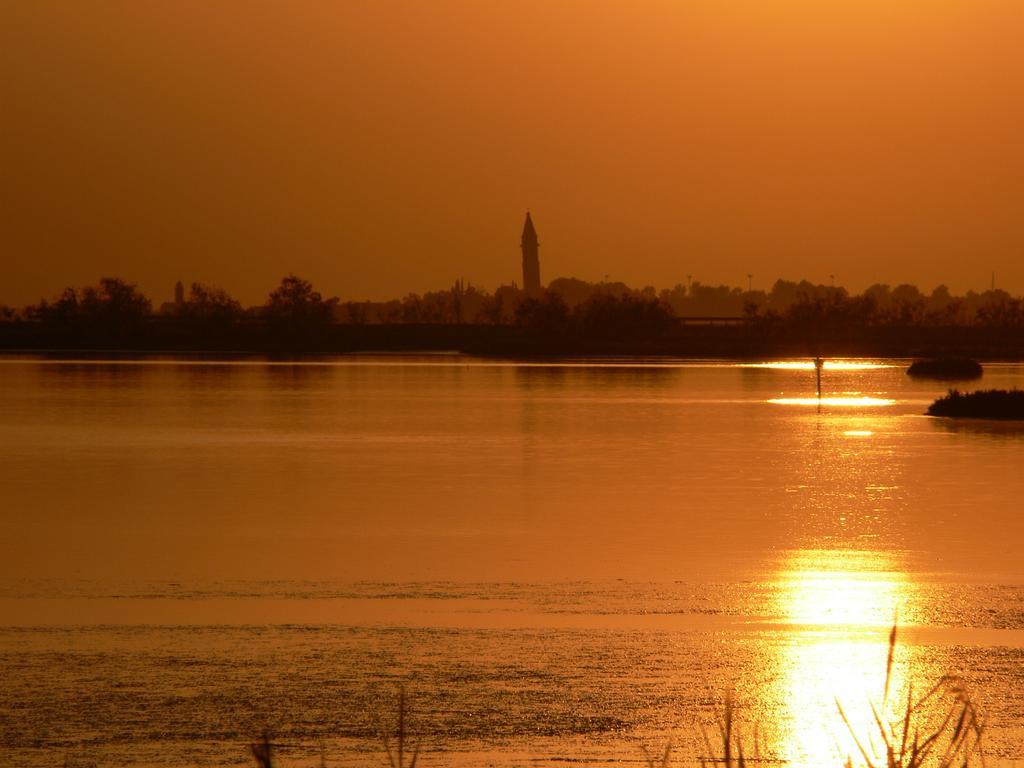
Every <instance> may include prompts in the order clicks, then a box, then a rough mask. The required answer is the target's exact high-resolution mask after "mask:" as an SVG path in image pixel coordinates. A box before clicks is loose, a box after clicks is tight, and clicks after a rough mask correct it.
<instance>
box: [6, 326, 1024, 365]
mask: <svg viewBox="0 0 1024 768" xmlns="http://www.w3.org/2000/svg"><path fill="white" fill-rule="evenodd" d="M820 331H821V328H820V327H812V328H810V329H806V330H799V329H796V328H793V327H790V326H788V325H783V324H778V325H776V324H762V323H757V322H739V323H732V324H724V323H718V324H715V323H707V324H697V323H687V322H679V321H676V320H673V322H672V323H671V324H670V325H668V326H666V327H663V328H659V329H650V330H643V329H633V328H629V327H628V326H627V327H623V328H621V329H618V330H616V329H607V330H601V331H588V330H586V329H578V328H572V327H567V328H557V329H556V328H551V329H545V328H534V327H529V326H521V325H488V324H440V323H402V324H375V325H346V324H336V323H331V324H325V325H317V326H313V327H302V326H296V327H292V326H288V325H283V326H282V325H277V324H274V323H272V322H269V321H263V320H246V321H239V322H234V323H231V324H224V325H218V324H213V325H202V324H200V325H196V324H193V323H189V322H185V321H177V320H174V319H168V318H151V319H148V320H147V321H145V322H141V323H135V324H127V325H123V326H113V327H111V326H105V325H97V326H62V325H59V324H57V325H55V324H46V323H35V322H24V321H21V322H0V350H6V351H8V352H31V351H54V352H58V351H65V352H77V353H87V352H93V351H94V352H156V353H175V352H196V353H207V354H235V353H238V354H257V355H269V356H276V357H303V356H310V355H335V354H347V353H356V352H406V353H415V352H436V351H452V352H463V353H467V354H476V355H492V356H509V357H533V356H563V355H665V356H679V357H698V358H753V357H775V358H778V357H791V356H793V357H813V356H817V355H820V356H823V357H929V356H945V355H967V354H969V355H976V356H978V357H983V358H986V359H1020V358H1022V357H1024V334H1019V333H1001V332H998V331H994V330H993V329H990V328H984V327H904V328H886V327H871V326H866V327H859V326H850V327H846V328H837V329H834V330H833V331H832V332H827V333H823V332H820Z"/></svg>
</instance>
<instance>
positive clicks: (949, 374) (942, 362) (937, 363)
mask: <svg viewBox="0 0 1024 768" xmlns="http://www.w3.org/2000/svg"><path fill="white" fill-rule="evenodd" d="M982 373H983V369H982V367H981V363H979V362H978V361H977V360H970V359H968V358H959V357H957V358H954V357H949V358H941V359H937V360H917V361H916V362H914V363H913V365H911V366H910V367H909V368H908V369H907V375H908V376H913V377H915V378H920V379H980V378H981V374H982Z"/></svg>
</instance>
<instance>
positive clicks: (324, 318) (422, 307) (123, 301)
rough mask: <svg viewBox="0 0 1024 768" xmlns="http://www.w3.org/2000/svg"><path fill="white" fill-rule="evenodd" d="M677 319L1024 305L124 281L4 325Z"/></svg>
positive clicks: (584, 287)
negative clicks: (366, 293) (161, 288)
mask: <svg viewBox="0 0 1024 768" xmlns="http://www.w3.org/2000/svg"><path fill="white" fill-rule="evenodd" d="M680 318H742V319H744V320H745V321H746V323H747V324H748V325H750V326H753V327H756V328H761V329H766V328H767V329H792V330H796V331H806V332H808V333H810V332H812V331H813V332H814V333H817V334H825V333H827V332H829V330H830V329H838V328H845V329H849V328H867V327H882V328H910V327H934V328H938V327H953V326H957V327H967V326H984V327H1000V328H1024V304H1022V300H1021V299H1020V298H1015V297H1013V296H1011V295H1010V294H1009V293H1007V292H1006V291H1002V290H995V289H993V290H989V291H984V292H982V293H976V292H974V291H969V292H967V293H966V294H965V295H963V296H953V295H952V294H951V293H950V291H949V290H948V289H947V288H946V287H945V286H939V287H938V288H936V289H934V290H933V291H932V292H931V293H929V294H924V293H922V292H921V291H920V290H918V289H917V288H916V287H915V286H913V285H906V284H904V285H898V286H896V287H895V288H891V287H890V286H888V285H882V284H877V285H873V286H871V287H870V288H868V289H867V290H865V291H864V292H863V293H860V294H857V295H850V294H849V293H848V292H847V291H846V290H845V289H844V288H841V287H834V286H828V285H820V284H814V283H811V282H808V281H806V280H803V281H800V282H792V281H788V280H777V281H776V282H775V284H774V285H773V286H772V288H771V290H769V291H763V290H746V291H745V290H742V289H740V288H735V287H730V286H726V285H718V286H713V285H704V284H702V283H700V282H696V281H693V282H691V283H690V284H688V285H682V284H679V285H676V286H675V287H673V288H668V289H663V290H661V291H658V290H656V289H655V288H653V287H651V286H647V287H644V288H641V289H633V288H630V287H629V286H627V285H626V284H624V283H621V282H598V283H590V282H586V281H584V280H579V279H576V278H558V279H556V280H554V281H552V282H551V283H550V285H549V286H548V288H547V290H546V291H545V292H544V293H543V295H541V296H538V297H528V296H526V295H525V294H524V292H523V291H521V290H520V289H518V288H516V287H515V286H501V287H499V288H497V289H496V290H494V291H493V292H491V291H487V290H483V289H480V288H477V287H475V286H473V285H471V284H466V283H464V282H462V281H457V282H456V283H455V284H454V285H453V286H451V287H450V288H447V289H443V290H438V291H430V292H427V293H424V294H422V295H420V294H415V293H412V294H409V295H407V296H405V297H404V298H401V299H394V300H391V301H381V302H369V301H367V302H357V301H345V302H342V301H340V300H339V299H338V298H336V297H327V298H325V297H324V296H322V295H321V294H320V293H319V292H318V291H316V290H315V289H314V288H313V286H312V285H311V284H310V283H309V282H308V281H306V280H303V279H302V278H300V277H297V276H296V275H287V276H286V277H284V278H283V279H282V280H281V282H280V284H279V285H278V286H276V287H275V288H274V290H273V291H271V293H270V294H269V295H268V297H267V299H266V301H265V302H264V303H263V304H262V305H259V306H256V307H251V308H248V309H246V308H243V307H242V305H241V303H240V302H239V301H238V300H236V299H235V298H233V297H232V296H231V295H229V294H228V293H227V292H226V291H225V290H224V289H222V288H220V287H217V286H210V285H205V284H201V283H193V284H192V285H191V287H190V288H189V290H188V292H187V293H186V294H185V295H184V296H183V297H182V301H180V302H168V303H165V304H163V305H161V306H159V307H157V308H156V309H154V307H153V303H152V302H151V301H150V299H149V298H147V297H146V296H144V295H143V294H142V293H141V292H140V291H139V289H138V287H137V285H135V284H134V283H131V282H128V281H125V280H122V279H119V278H102V279H101V280H100V281H99V283H98V284H97V285H95V286H87V287H85V288H81V289H74V288H67V289H65V290H64V291H63V292H62V293H61V294H60V295H58V296H57V297H55V298H53V299H52V300H45V299H44V300H41V301H40V302H39V303H37V304H33V305H30V306H27V307H24V308H21V309H14V308H11V307H4V306H0V322H24V323H39V324H43V325H46V326H54V327H61V328H68V329H75V328H90V329H99V330H103V331H106V332H109V333H111V334H115V335H116V334H119V333H122V334H123V333H129V332H131V331H132V330H133V329H135V328H137V327H138V326H140V325H143V324H146V323H151V322H176V323H179V324H183V325H190V326H195V327H196V328H203V327H208V328H225V327H229V326H232V325H236V324H245V323H262V324H265V325H268V326H271V327H273V328H275V329H277V330H278V331H279V332H280V333H281V334H282V335H284V336H287V335H289V334H292V335H294V334H310V333H316V332H317V329H321V328H324V327H327V326H331V325H338V324H342V325H367V324H388V325H397V324H433V325H445V324H459V325H461V324H475V325H507V326H517V327H520V328H524V329H528V330H531V331H537V332H545V333H575V334H581V335H591V334H592V335H597V336H602V337H620V336H622V337H628V336H631V335H644V334H658V333H661V332H664V331H665V330H667V329H670V328H673V327H676V326H678V324H679V320H680Z"/></svg>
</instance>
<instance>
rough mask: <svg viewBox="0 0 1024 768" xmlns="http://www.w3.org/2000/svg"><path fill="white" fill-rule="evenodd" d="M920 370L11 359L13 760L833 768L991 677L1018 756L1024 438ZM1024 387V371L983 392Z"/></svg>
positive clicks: (1002, 742)
mask: <svg viewBox="0 0 1024 768" xmlns="http://www.w3.org/2000/svg"><path fill="white" fill-rule="evenodd" d="M904 369H905V362H903V361H845V362H843V361H837V362H835V363H833V364H831V365H830V366H829V367H826V369H825V370H824V372H823V390H824V395H825V397H824V398H823V400H822V402H821V403H820V404H819V403H818V401H817V399H816V398H815V397H814V388H815V384H814V371H813V368H812V367H811V366H810V365H808V364H807V363H805V362H804V363H793V364H777V363H772V364H767V363H766V364H756V363H728V362H700V361H613V362H609V361H596V362H580V361H566V362H556V363H545V364H536V363H516V362H508V361H488V360H481V359H473V358H465V357H459V356H448V355H436V356H426V357H390V356H389V357H351V358H339V359H333V360H326V361H317V362H311V363H301V364H291V363H267V362H262V361H246V360H235V361H230V362H226V363H225V362H220V363H218V362H210V361H202V360H174V359H147V360H120V361H102V360H90V361H62V360H52V359H32V358H11V359H5V360H2V361H0V514H2V523H3V532H4V533H3V537H2V539H0V670H2V675H0V764H2V765H5V766H6V765H11V766H22V765H23V766H44V765H46V766H53V765H60V764H63V762H64V761H65V760H67V764H68V765H69V766H87V765H88V766H91V765H102V766H118V765H151V766H157V765H159V766H222V765H247V764H249V763H250V762H251V761H250V760H249V758H248V752H247V749H248V747H247V745H248V744H249V742H250V741H251V740H253V739H254V738H256V737H257V736H258V735H259V734H260V733H261V732H262V731H263V730H264V729H268V730H269V731H270V732H271V733H272V735H273V737H274V741H275V742H276V743H278V744H279V745H280V749H279V755H280V758H281V760H282V764H283V765H286V766H289V765H295V766H302V765H319V764H320V760H321V756H323V758H324V759H325V760H326V764H327V765H357V764H358V765H381V764H384V761H385V758H384V757H383V752H382V749H381V746H380V738H379V735H378V734H379V731H380V729H381V728H389V727H393V721H394V717H395V709H396V701H397V698H398V690H399V687H400V686H404V689H405V690H406V693H407V697H408V700H409V703H410V715H409V727H410V731H411V732H412V733H413V734H414V735H415V736H416V738H417V739H418V741H420V743H421V744H422V749H423V753H422V755H421V758H420V760H421V764H422V765H424V766H428V767H429V766H431V765H463V766H483V765H499V766H510V765H551V764H557V763H559V762H564V761H566V760H573V761H575V760H583V761H586V762H592V763H598V762H603V761H607V760H623V761H626V762H637V763H642V761H643V749H644V748H647V749H650V750H661V749H663V748H664V745H665V744H666V743H667V742H668V741H669V740H670V739H671V741H672V743H673V745H674V754H675V755H676V756H677V760H678V762H679V763H680V764H687V763H688V762H694V761H696V760H697V759H698V758H699V757H700V756H701V755H704V754H705V753H706V751H707V750H706V749H705V748H704V746H703V741H702V738H701V736H700V725H701V724H704V725H705V726H707V725H708V724H710V723H713V718H714V712H715V709H716V707H719V706H721V704H722V702H723V700H724V696H725V694H726V692H727V691H729V690H732V691H735V698H736V701H737V703H738V705H739V718H740V720H741V721H742V722H743V723H744V724H745V727H746V728H748V732H749V734H751V737H752V734H753V732H754V726H755V724H758V727H759V733H758V740H759V742H760V745H761V746H760V749H761V753H762V755H763V756H764V757H766V758H768V759H770V760H773V761H776V760H777V761H779V762H785V763H786V764H789V765H794V766H806V767H807V768H810V767H811V766H823V765H837V764H839V763H840V760H838V759H837V755H838V754H840V753H842V754H844V755H845V754H846V752H848V751H851V750H852V749H853V747H852V746H851V743H850V741H849V738H848V736H847V735H846V731H845V728H844V726H843V725H842V722H841V721H840V720H839V718H838V715H837V710H836V706H835V701H836V699H839V700H840V701H841V702H842V704H843V705H844V707H845V708H846V711H847V713H848V715H849V716H850V718H851V719H852V720H853V722H854V723H855V724H856V725H857V727H858V728H865V729H866V726H867V721H868V719H869V718H870V707H869V706H868V702H869V701H878V700H879V699H881V698H882V695H883V687H884V678H885V664H886V654H887V635H888V630H889V627H890V626H891V625H892V623H893V621H894V618H898V622H899V626H900V634H899V645H898V648H897V654H896V666H895V673H894V679H893V685H892V688H893V691H894V692H895V693H894V694H892V695H893V696H904V695H905V692H906V690H907V688H908V686H909V685H910V684H911V682H913V683H914V685H921V686H923V685H925V684H926V683H929V682H931V681H933V680H935V679H937V678H938V677H939V676H940V675H942V674H946V673H951V674H957V675H961V676H963V678H964V680H965V682H966V684H967V685H968V686H969V687H970V688H971V690H972V691H973V692H974V694H975V696H976V698H977V699H978V700H979V702H980V704H981V705H982V706H983V707H984V709H985V711H986V712H987V713H988V717H989V726H988V735H987V745H988V747H987V753H988V756H989V762H990V764H997V765H998V764H1000V762H1003V763H1006V764H1009V763H1010V762H1011V761H1013V760H1024V730H1022V728H1021V724H1022V723H1024V561H1022V556H1021V555H1022V551H1021V550H1022V546H1021V545H1022V543H1024V516H1022V514H1021V511H1022V509H1024V427H1016V426H1012V425H998V424H987V423H984V422H974V423H966V422H965V423H960V424H956V423H952V422H948V421H943V420H936V419H930V418H927V417H924V416H922V415H921V414H922V413H923V412H924V410H925V408H926V407H927V405H928V403H929V402H930V401H931V400H932V399H934V398H935V397H936V396H938V395H940V394H941V393H942V392H943V390H944V386H943V385H942V384H940V383H929V382H925V383H921V382H915V381H912V380H910V379H909V378H908V377H907V376H906V375H905V374H904ZM990 386H998V387H1010V386H1024V365H1011V364H993V365H989V366H987V367H986V373H985V377H984V379H983V380H982V381H981V382H977V383H972V384H971V385H970V387H971V388H976V387H990Z"/></svg>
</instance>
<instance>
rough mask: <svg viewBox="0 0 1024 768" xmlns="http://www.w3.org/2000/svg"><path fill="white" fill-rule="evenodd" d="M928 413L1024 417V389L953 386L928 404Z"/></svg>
mask: <svg viewBox="0 0 1024 768" xmlns="http://www.w3.org/2000/svg"><path fill="white" fill-rule="evenodd" d="M928 415H929V416H949V417H951V418H960V419H1013V420H1024V391H1021V390H1019V389H1010V390H1006V389H986V390H981V391H979V392H968V393H964V392H960V391H959V390H956V389H951V390H950V391H949V394H947V395H946V396H945V397H940V398H939V399H938V400H936V401H935V402H934V403H932V404H931V405H930V406H928Z"/></svg>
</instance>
